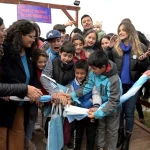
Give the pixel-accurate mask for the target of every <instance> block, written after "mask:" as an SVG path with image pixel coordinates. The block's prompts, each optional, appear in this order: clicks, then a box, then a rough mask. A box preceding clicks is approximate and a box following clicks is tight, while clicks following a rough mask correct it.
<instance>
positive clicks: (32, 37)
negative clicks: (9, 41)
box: [27, 34, 37, 40]
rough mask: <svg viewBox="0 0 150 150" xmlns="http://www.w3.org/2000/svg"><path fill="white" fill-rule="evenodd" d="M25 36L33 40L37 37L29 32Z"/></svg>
mask: <svg viewBox="0 0 150 150" xmlns="http://www.w3.org/2000/svg"><path fill="white" fill-rule="evenodd" d="M27 36H28V37H29V38H31V39H34V40H35V39H36V38H37V37H36V36H32V35H30V34H28V35H27Z"/></svg>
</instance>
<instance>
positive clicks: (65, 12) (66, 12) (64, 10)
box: [62, 9, 78, 27]
mask: <svg viewBox="0 0 150 150" xmlns="http://www.w3.org/2000/svg"><path fill="white" fill-rule="evenodd" d="M62 11H63V12H64V14H65V15H66V16H67V17H68V18H69V19H70V20H72V21H74V22H75V23H74V25H75V26H76V27H77V26H78V24H77V23H78V22H77V20H74V19H73V18H72V16H71V15H70V14H69V13H68V11H67V10H66V9H62Z"/></svg>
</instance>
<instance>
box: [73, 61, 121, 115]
mask: <svg viewBox="0 0 150 150" xmlns="http://www.w3.org/2000/svg"><path fill="white" fill-rule="evenodd" d="M109 65H110V66H111V69H110V70H109V71H108V72H104V73H103V74H101V75H99V76H97V75H95V74H94V73H93V72H92V71H91V72H90V73H89V78H88V80H87V81H86V82H85V83H84V84H83V85H82V86H81V87H80V88H79V89H78V90H76V91H75V92H72V93H71V97H72V99H73V100H76V99H78V98H79V97H81V96H83V95H86V94H87V93H89V92H90V91H92V89H93V87H94V86H96V88H97V90H98V92H99V93H100V96H101V99H102V104H103V103H105V102H108V103H107V104H106V105H105V107H104V108H103V109H102V111H103V112H105V113H110V112H112V111H113V110H115V109H116V108H117V106H118V104H119V103H120V96H121V94H122V86H121V81H120V78H119V76H118V71H117V67H116V65H115V64H114V63H113V62H112V61H109Z"/></svg>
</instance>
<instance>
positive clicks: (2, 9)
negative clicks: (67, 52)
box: [0, 0, 150, 38]
mask: <svg viewBox="0 0 150 150" xmlns="http://www.w3.org/2000/svg"><path fill="white" fill-rule="evenodd" d="M32 1H37V2H40V1H42V2H47V3H55V4H64V5H73V3H74V0H32ZM149 3H150V2H149V0H92V1H91V0H80V7H81V9H80V11H79V28H81V29H82V26H81V19H80V18H81V17H82V15H84V14H88V15H90V16H91V17H92V19H93V22H95V21H101V22H102V25H103V30H104V31H105V32H106V33H110V32H114V33H116V32H117V27H118V25H119V23H120V21H121V20H122V19H124V18H130V19H131V21H132V23H133V24H134V26H135V28H136V29H137V30H140V31H141V32H143V33H145V34H146V35H149V34H150V21H149V19H148V15H149ZM69 12H70V14H71V15H72V16H73V17H74V16H75V13H74V12H73V11H69ZM51 13H52V24H47V23H38V24H39V26H40V28H41V31H42V34H41V36H42V37H44V38H45V36H46V33H47V32H48V31H50V30H51V29H52V28H53V26H54V25H55V24H58V23H59V24H63V23H65V22H67V21H68V18H67V17H66V16H65V15H64V13H63V12H62V11H61V10H59V9H52V10H51ZM0 14H1V15H0V16H1V17H2V18H3V19H4V22H5V26H6V28H7V27H9V25H11V24H12V23H13V22H14V21H16V20H17V6H16V5H11V4H0ZM73 28H74V26H72V27H67V33H70V32H71V30H72V29H73Z"/></svg>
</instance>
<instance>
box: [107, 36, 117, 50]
mask: <svg viewBox="0 0 150 150" xmlns="http://www.w3.org/2000/svg"><path fill="white" fill-rule="evenodd" d="M116 41H117V36H116V35H115V34H114V35H113V36H112V37H111V38H110V42H109V46H108V47H110V48H112V47H114V45H115V44H116Z"/></svg>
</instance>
